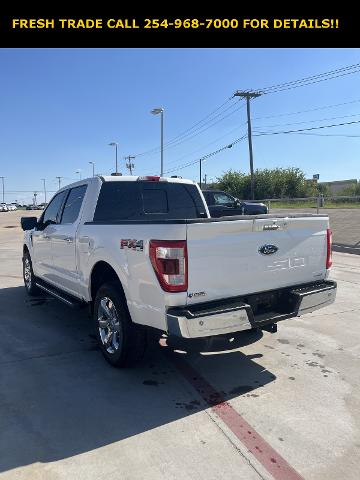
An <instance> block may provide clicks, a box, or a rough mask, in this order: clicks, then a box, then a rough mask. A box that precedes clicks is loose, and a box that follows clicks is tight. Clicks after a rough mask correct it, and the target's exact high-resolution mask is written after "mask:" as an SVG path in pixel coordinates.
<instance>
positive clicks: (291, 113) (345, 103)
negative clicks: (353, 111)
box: [253, 99, 360, 120]
mask: <svg viewBox="0 0 360 480" xmlns="http://www.w3.org/2000/svg"><path fill="white" fill-rule="evenodd" d="M359 102H360V99H357V100H352V101H350V102H343V103H336V104H334V105H324V106H322V107H317V108H310V109H309V110H299V111H297V112H288V113H278V114H276V115H267V116H265V117H253V120H264V119H267V118H277V117H286V116H288V115H298V114H300V113H308V112H315V111H317V110H325V109H326V108H334V107H341V106H343V105H350V104H351V103H359Z"/></svg>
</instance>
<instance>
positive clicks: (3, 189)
mask: <svg viewBox="0 0 360 480" xmlns="http://www.w3.org/2000/svg"><path fill="white" fill-rule="evenodd" d="M0 178H1V180H2V203H5V182H4V179H5V177H0Z"/></svg>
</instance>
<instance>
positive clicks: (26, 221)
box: [21, 217, 37, 231]
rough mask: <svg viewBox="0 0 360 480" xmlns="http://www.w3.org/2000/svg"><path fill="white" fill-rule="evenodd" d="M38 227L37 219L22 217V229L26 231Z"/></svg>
mask: <svg viewBox="0 0 360 480" xmlns="http://www.w3.org/2000/svg"><path fill="white" fill-rule="evenodd" d="M36 225H37V218H36V217H21V228H22V229H23V230H24V231H25V230H32V229H33V228H35V227H36Z"/></svg>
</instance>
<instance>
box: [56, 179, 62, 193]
mask: <svg viewBox="0 0 360 480" xmlns="http://www.w3.org/2000/svg"><path fill="white" fill-rule="evenodd" d="M56 178H57V179H58V182H59V190H60V188H61V179H62V178H63V177H56Z"/></svg>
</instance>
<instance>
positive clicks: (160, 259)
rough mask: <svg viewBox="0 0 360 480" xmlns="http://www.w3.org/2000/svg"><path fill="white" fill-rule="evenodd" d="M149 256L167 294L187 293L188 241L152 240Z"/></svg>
mask: <svg viewBox="0 0 360 480" xmlns="http://www.w3.org/2000/svg"><path fill="white" fill-rule="evenodd" d="M149 254H150V261H151V264H152V266H153V268H154V271H155V273H156V276H157V278H158V280H159V283H160V285H161V288H162V289H163V290H165V291H166V292H186V290H187V283H188V282H187V249H186V240H150V247H149Z"/></svg>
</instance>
